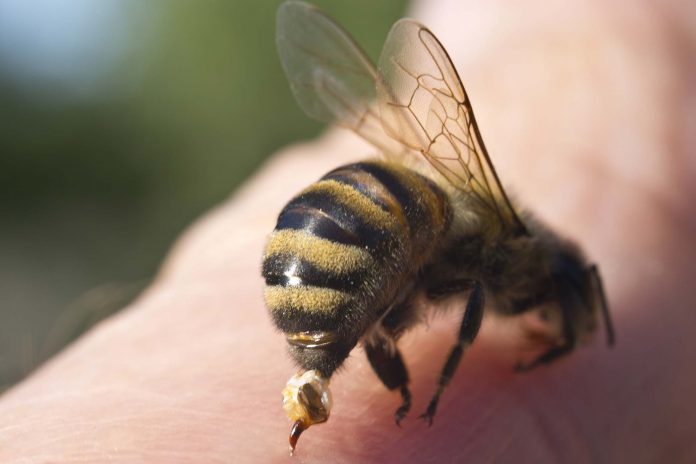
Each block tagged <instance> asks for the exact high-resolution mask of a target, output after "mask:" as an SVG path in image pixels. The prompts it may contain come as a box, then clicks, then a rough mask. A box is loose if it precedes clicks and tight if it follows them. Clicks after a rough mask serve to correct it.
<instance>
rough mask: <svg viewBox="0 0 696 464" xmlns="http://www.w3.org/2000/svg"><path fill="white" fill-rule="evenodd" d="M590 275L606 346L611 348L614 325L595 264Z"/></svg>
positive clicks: (613, 339)
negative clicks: (605, 335) (604, 332)
mask: <svg viewBox="0 0 696 464" xmlns="http://www.w3.org/2000/svg"><path fill="white" fill-rule="evenodd" d="M590 273H591V274H592V280H593V281H594V286H595V289H596V291H597V294H598V295H599V303H600V305H601V310H602V317H603V318H604V328H605V330H606V332H607V345H609V346H613V345H614V342H615V341H616V336H615V334H614V324H613V323H612V322H611V316H610V315H609V306H608V305H607V297H606V295H605V294H604V285H602V278H601V277H600V275H599V269H598V268H597V265H596V264H593V265H592V266H590Z"/></svg>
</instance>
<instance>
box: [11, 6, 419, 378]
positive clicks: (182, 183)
mask: <svg viewBox="0 0 696 464" xmlns="http://www.w3.org/2000/svg"><path fill="white" fill-rule="evenodd" d="M280 3H281V2H280V1H279V0H278V1H275V0H274V1H263V2H259V1H252V0H240V1H229V0H197V1H195V2H194V1H190V0H152V1H148V2H142V1H138V0H32V1H25V0H0V390H1V389H2V388H7V387H8V386H10V385H12V384H13V383H14V382H16V381H18V380H20V379H21V378H22V377H23V376H25V375H26V374H27V373H28V372H30V371H31V370H32V369H33V368H34V367H36V366H37V365H38V364H39V363H40V362H42V361H43V360H45V359H46V358H47V357H49V356H51V355H52V354H53V353H55V352H56V351H58V350H59V349H60V348H61V347H62V346H64V345H65V344H67V343H69V342H70V341H71V340H72V339H74V338H75V337H77V336H79V334H80V333H82V332H84V330H86V329H87V328H89V327H90V326H91V325H92V324H94V323H95V322H97V321H98V320H100V319H102V318H104V317H106V316H108V315H109V314H111V313H112V312H114V311H117V310H119V309H120V308H122V307H123V306H124V305H125V304H127V303H128V302H129V301H130V300H131V299H132V298H133V297H135V296H136V295H137V294H138V292H139V291H140V290H142V289H143V288H144V287H145V286H146V285H147V284H148V282H149V281H150V279H151V278H152V277H153V276H154V274H155V273H156V271H157V268H158V265H159V263H160V262H161V261H162V259H163V257H164V256H165V255H166V253H167V250H168V248H169V247H170V246H171V244H172V242H173V241H174V240H175V239H176V237H177V236H178V235H179V234H180V233H181V232H182V231H183V230H184V229H185V228H186V227H187V225H188V224H190V223H191V222H192V221H194V220H195V219H196V218H197V217H198V216H200V215H201V214H203V213H204V212H205V211H206V210H208V209H209V208H211V207H212V206H213V205H215V204H216V203H219V202H221V201H223V200H224V199H225V198H226V197H227V196H229V195H230V193H232V192H233V191H234V190H235V188H236V187H237V186H238V185H239V184H240V183H241V182H242V181H243V180H244V179H245V178H246V177H248V176H249V175H250V174H252V173H253V171H254V170H255V169H256V168H257V167H258V166H259V165H260V164H261V163H262V162H263V161H264V159H265V158H266V157H267V156H269V155H271V154H272V153H273V152H274V151H275V150H276V149H278V148H279V147H281V146H283V145H285V144H287V143H289V142H291V141H293V140H298V139H301V138H307V137H311V136H313V135H315V134H317V133H318V132H319V130H320V129H321V128H320V126H319V125H318V124H315V123H313V122H312V121H310V120H309V119H308V118H306V117H304V116H303V115H302V114H301V112H300V110H299V109H298V107H297V106H296V105H295V102H294V101H293V100H292V96H291V95H290V92H289V88H288V85H287V83H286V81H285V78H284V76H283V75H282V70H281V68H280V64H279V62H278V59H277V55H276V51H275V43H274V40H275V39H274V27H275V26H274V21H275V11H276V8H277V6H278V5H279V4H280ZM314 3H316V4H318V5H319V6H320V7H321V8H323V9H324V10H326V11H327V12H329V13H330V14H331V15H332V16H334V17H339V18H341V23H342V24H343V25H344V26H345V27H346V28H347V29H348V30H350V31H351V33H353V34H354V35H355V37H356V38H357V39H358V41H359V42H360V43H361V44H362V45H363V46H364V47H365V48H366V50H367V52H368V53H369V54H370V55H371V56H373V57H376V56H377V55H378V53H379V50H380V48H381V45H382V43H383V41H384V38H385V37H386V34H387V31H388V28H389V26H390V25H391V24H392V23H393V22H394V21H395V20H396V19H397V18H399V17H401V16H402V15H403V13H404V10H405V7H406V2H405V1H403V0H392V1H389V2H371V1H368V0H357V1H355V0H354V1H351V2H341V1H339V0H316V1H315V2H314Z"/></svg>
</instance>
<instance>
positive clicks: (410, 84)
mask: <svg viewBox="0 0 696 464" xmlns="http://www.w3.org/2000/svg"><path fill="white" fill-rule="evenodd" d="M277 45H278V50H279V54H280V59H281V61H282V65H283V69H284V71H285V73H286V75H287V77H288V80H289V81H290V86H291V89H292V92H293V94H294V96H295V98H296V99H297V102H298V103H299V105H300V106H301V107H302V109H303V110H304V111H305V112H306V113H307V114H308V115H309V116H311V117H314V118H316V119H319V120H321V121H327V122H332V123H336V124H338V125H340V126H343V127H347V128H349V129H351V130H352V131H353V132H355V133H357V134H358V135H360V136H361V137H362V138H364V139H365V140H367V141H369V142H371V143H372V145H374V146H375V147H376V148H377V149H378V150H379V152H380V153H381V155H382V158H381V159H379V160H378V159H375V160H368V161H363V162H358V163H354V164H349V165H346V166H342V167H339V168H337V169H334V170H333V171H331V172H329V173H328V174H326V175H325V176H324V177H322V178H321V179H319V181H318V182H316V183H314V184H313V185H311V186H309V187H307V188H306V189H305V190H304V191H302V192H300V193H299V194H298V195H297V196H295V197H294V198H293V199H292V200H290V202H289V203H288V204H287V205H286V206H285V207H284V208H283V210H282V211H281V213H280V215H279V217H278V222H277V225H276V227H275V230H274V231H273V233H272V234H271V236H270V239H269V240H268V243H267V246H266V249H265V253H264V256H263V268H262V274H263V277H264V278H265V281H266V287H265V290H264V297H265V302H266V305H267V307H268V310H269V312H270V315H271V318H272V320H273V322H274V323H275V325H276V326H277V327H278V328H279V329H280V330H281V331H282V332H283V333H284V334H285V336H286V339H287V342H288V344H289V350H290V354H291V356H292V358H293V359H294V361H295V362H296V363H297V364H298V365H299V367H300V368H301V371H300V372H299V373H298V374H296V375H295V376H293V377H291V378H290V380H289V381H288V384H287V386H286V388H285V390H284V391H283V397H284V408H285V410H286V413H287V414H288V417H289V418H290V419H291V420H292V421H294V425H293V427H292V430H291V432H290V437H289V441H290V447H291V452H292V451H293V450H294V448H295V445H296V444H297V440H298V438H299V436H300V434H301V433H302V432H303V431H304V430H306V429H307V428H308V427H309V426H311V425H313V424H316V423H321V422H325V421H326V420H327V419H328V417H329V413H330V410H331V394H330V391H329V380H330V378H331V376H332V374H333V373H334V372H335V371H336V370H337V369H338V368H339V367H340V366H341V364H342V363H343V362H344V360H345V359H346V357H347V356H348V355H349V353H350V352H351V350H353V348H354V347H355V346H356V345H357V344H358V343H362V344H363V345H364V348H365V351H366V353H367V358H368V360H369V362H370V364H371V366H372V368H373V369H374V371H375V372H376V374H377V376H378V377H379V379H380V380H381V381H382V382H383V383H384V385H385V386H386V387H387V388H388V389H389V390H398V392H399V393H400V395H401V405H400V406H399V408H398V409H397V410H396V413H395V420H396V423H397V425H398V424H399V423H400V422H401V421H402V420H403V419H404V418H405V417H406V415H407V413H408V412H409V410H410V407H411V394H410V392H409V387H408V384H409V376H408V373H407V369H406V367H405V364H404V361H403V359H402V356H401V354H400V353H399V349H398V347H397V341H398V339H399V337H400V336H401V335H402V334H403V333H404V331H405V330H407V329H408V328H410V327H412V326H413V325H414V324H416V323H418V322H419V321H420V320H422V315H421V314H420V313H421V311H422V307H423V305H422V304H419V303H418V302H420V301H423V300H424V299H425V300H426V301H428V302H431V303H432V305H434V306H437V303H438V302H441V301H442V300H443V299H445V298H447V297H450V296H456V295H460V296H464V297H466V298H467V299H466V300H465V301H466V304H465V305H463V306H465V307H464V308H463V318H462V322H461V325H460V328H459V333H458V337H457V341H456V343H455V344H454V346H453V347H452V349H451V352H450V353H449V356H448V357H447V359H446V361H445V362H444V364H443V368H442V371H441V374H440V377H439V382H438V384H437V388H436V390H435V393H434V395H433V397H432V399H431V401H430V403H429V405H428V407H427V409H426V410H425V412H424V413H423V414H422V415H421V416H420V417H422V418H423V419H425V421H426V422H427V423H428V424H429V425H430V424H432V421H433V417H434V415H435V412H436V409H437V405H438V400H439V398H440V396H441V395H442V393H443V391H444V390H445V387H446V386H447V384H448V383H449V382H450V380H451V379H452V376H453V375H454V373H455V370H456V369H457V365H458V364H459V361H460V359H461V357H462V355H463V354H464V352H465V350H466V348H467V347H468V346H469V345H471V343H472V342H473V341H474V339H475V338H476V335H477V332H478V330H479V326H480V324H481V319H482V317H483V313H484V308H488V310H490V311H494V312H496V313H497V314H501V315H506V316H515V315H520V314H522V313H527V312H529V311H532V310H535V309H538V308H541V307H543V308H544V314H546V316H547V320H548V325H549V330H548V332H545V336H544V337H545V341H546V345H547V348H546V349H545V351H544V352H543V353H542V354H541V355H539V356H538V358H536V360H534V361H532V362H530V363H528V364H524V365H518V366H517V369H519V370H529V369H532V368H534V367H537V366H539V365H543V364H548V363H550V362H552V361H555V360H557V359H558V358H560V357H561V356H563V355H566V354H568V353H570V352H571V351H572V350H573V349H574V348H575V347H576V345H578V344H579V343H580V342H581V341H584V339H586V338H587V337H586V336H588V335H590V334H592V333H593V332H594V330H595V328H596V325H597V319H598V317H599V316H600V315H601V316H602V317H603V321H604V326H605V329H606V334H607V340H608V343H609V344H610V345H611V344H613V340H614V332H613V328H612V324H611V320H610V317H609V312H608V308H607V302H606V298H605V296H604V291H603V289H602V281H601V279H600V275H599V272H598V269H597V266H595V265H592V264H588V262H587V261H586V259H585V258H584V257H583V255H582V253H581V251H580V249H579V248H578V247H576V246H575V245H573V244H572V243H570V242H569V241H567V240H564V239H562V238H560V237H558V236H557V235H555V234H554V233H553V232H552V231H551V230H549V229H548V228H547V227H546V226H545V225H543V224H541V223H540V222H539V221H538V220H536V219H534V218H533V217H532V216H530V215H529V214H527V213H521V212H520V210H519V209H517V208H515V207H514V206H513V204H512V203H511V201H510V199H509V198H508V196H507V195H506V193H505V190H504V189H503V188H502V186H501V184H500V181H499V179H498V176H497V174H496V172H495V169H494V167H493V164H492V163H491V160H490V157H489V156H488V152H487V150H486V147H485V145H484V143H483V140H482V138H481V133H480V131H479V128H478V126H477V124H476V120H475V118H474V113H473V112H472V108H471V102H470V100H469V97H468V96H467V94H466V91H465V90H464V87H463V85H462V83H461V80H460V78H459V75H458V73H457V71H456V69H455V68H454V65H453V64H452V61H451V59H450V57H449V55H448V54H447V52H446V51H445V49H444V48H443V46H442V44H441V43H440V41H439V40H438V39H437V38H436V37H435V36H434V35H433V33H432V32H431V31H430V30H428V28H426V27H425V26H423V25H421V24H419V23H418V22H416V21H413V20H410V19H402V20H400V21H398V22H396V23H395V24H394V26H393V27H392V28H391V31H390V32H389V36H388V37H387V39H386V42H385V44H384V48H383V50H382V53H381V56H380V59H379V65H378V67H376V66H375V65H373V64H372V62H371V61H370V59H369V58H368V57H367V56H366V55H365V53H364V52H363V51H362V50H361V49H360V47H359V46H358V45H357V44H356V43H355V41H354V40H353V39H352V38H351V37H350V36H349V35H348V33H347V32H345V31H344V30H343V29H342V28H341V27H340V26H339V25H338V24H336V23H335V22H334V21H333V20H332V19H330V18H329V17H328V16H326V15H325V14H324V13H322V12H321V11H320V10H318V9H317V8H315V7H314V6H312V5H309V4H306V3H301V2H294V1H293V2H286V3H284V4H282V5H281V6H280V8H279V10H278V14H277ZM554 321H555V323H554Z"/></svg>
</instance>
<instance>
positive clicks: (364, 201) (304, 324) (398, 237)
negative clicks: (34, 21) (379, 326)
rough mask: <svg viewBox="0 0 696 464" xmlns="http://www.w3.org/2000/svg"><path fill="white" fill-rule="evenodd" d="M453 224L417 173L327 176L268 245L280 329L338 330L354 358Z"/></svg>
mask: <svg viewBox="0 0 696 464" xmlns="http://www.w3.org/2000/svg"><path fill="white" fill-rule="evenodd" d="M449 222H450V218H449V209H448V202H447V198H446V196H445V194H444V193H443V192H442V190H440V189H439V188H438V187H437V186H436V185H435V184H434V183H433V182H432V181H430V180H429V179H427V178H425V177H423V176H421V175H420V174H417V173H416V172H414V171H411V170H408V169H406V168H404V167H401V166H398V165H393V164H389V163H383V162H363V163H356V164H350V165H347V166H343V167H341V168H338V169H335V170H333V171H331V172H329V173H328V174H327V175H325V176H324V177H322V178H321V179H320V180H319V181H318V182H317V183H315V184H313V185H311V186H310V187H308V188H307V189H305V190H304V191H303V192H301V193H300V194H299V195H297V196H296V197H295V198H293V199H292V200H291V201H290V203H288V204H287V205H286V206H285V208H284V209H283V211H282V212H281V213H280V216H279V217H278V223H277V225H276V228H275V230H274V232H273V234H272V235H271V237H270V240H269V242H268V244H267V246H266V250H265V254H264V260H263V267H262V274H263V277H264V278H265V279H266V289H265V300H266V305H267V307H268V309H269V311H270V313H271V316H272V317H273V320H274V322H275V324H276V325H277V326H278V328H280V329H281V330H282V331H283V332H285V333H286V334H297V333H303V332H310V331H311V332H325V333H335V334H336V335H335V337H334V336H333V335H332V337H331V339H332V340H333V339H335V340H336V343H335V345H336V346H337V347H339V346H340V347H341V348H340V349H338V351H340V353H341V356H343V353H345V355H347V353H348V351H349V350H350V349H352V347H353V346H354V345H355V343H357V341H358V339H359V338H360V336H361V335H362V333H363V332H364V330H365V329H366V328H367V327H368V326H369V325H371V324H372V323H373V322H374V321H375V320H376V319H377V318H378V317H379V315H380V314H381V312H382V311H383V310H384V307H379V306H380V305H382V306H383V305H384V304H385V300H386V299H387V298H389V295H387V294H385V292H388V291H393V289H394V282H397V281H398V280H399V278H400V276H402V275H404V274H405V273H407V272H412V271H413V270H414V269H416V268H418V267H419V266H420V265H422V264H423V262H424V260H425V259H427V257H428V256H429V255H430V254H431V253H432V251H433V248H434V246H435V244H436V243H437V238H438V237H439V236H440V235H441V234H443V233H444V232H445V231H446V229H447V227H448V225H449ZM296 338H297V337H296ZM300 338H301V337H300ZM346 350H347V351H346ZM300 351H302V350H300ZM300 351H298V352H297V353H294V354H296V357H298V356H300ZM305 351H306V350H305ZM315 351H316V350H315ZM336 355H337V356H338V354H337V353H336ZM313 356H316V355H313ZM342 360H343V358H341V359H340V360H337V361H338V362H339V363H340V361H342ZM299 361H300V364H303V365H304V367H306V368H319V367H318V366H315V367H312V366H307V365H306V364H307V362H306V361H307V360H306V359H305V360H299ZM323 367H324V368H323V369H322V370H323V371H324V372H325V373H326V371H327V370H331V369H330V368H327V367H326V366H325V365H324V366H323Z"/></svg>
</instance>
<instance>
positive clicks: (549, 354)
mask: <svg viewBox="0 0 696 464" xmlns="http://www.w3.org/2000/svg"><path fill="white" fill-rule="evenodd" d="M570 320H571V319H570V317H569V315H568V314H567V313H566V311H563V342H562V343H561V344H560V345H558V346H554V347H553V348H551V349H549V350H548V351H546V352H545V353H543V354H541V355H540V356H539V357H538V358H536V359H535V360H534V361H532V362H530V363H527V364H522V363H519V364H517V365H516V366H515V370H516V371H517V372H528V371H531V370H532V369H534V368H535V367H538V366H541V365H542V364H549V363H551V362H553V361H555V360H557V359H558V358H560V357H561V356H563V355H566V354H568V353H570V352H571V351H573V348H575V331H574V330H573V326H572V324H571V322H570Z"/></svg>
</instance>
